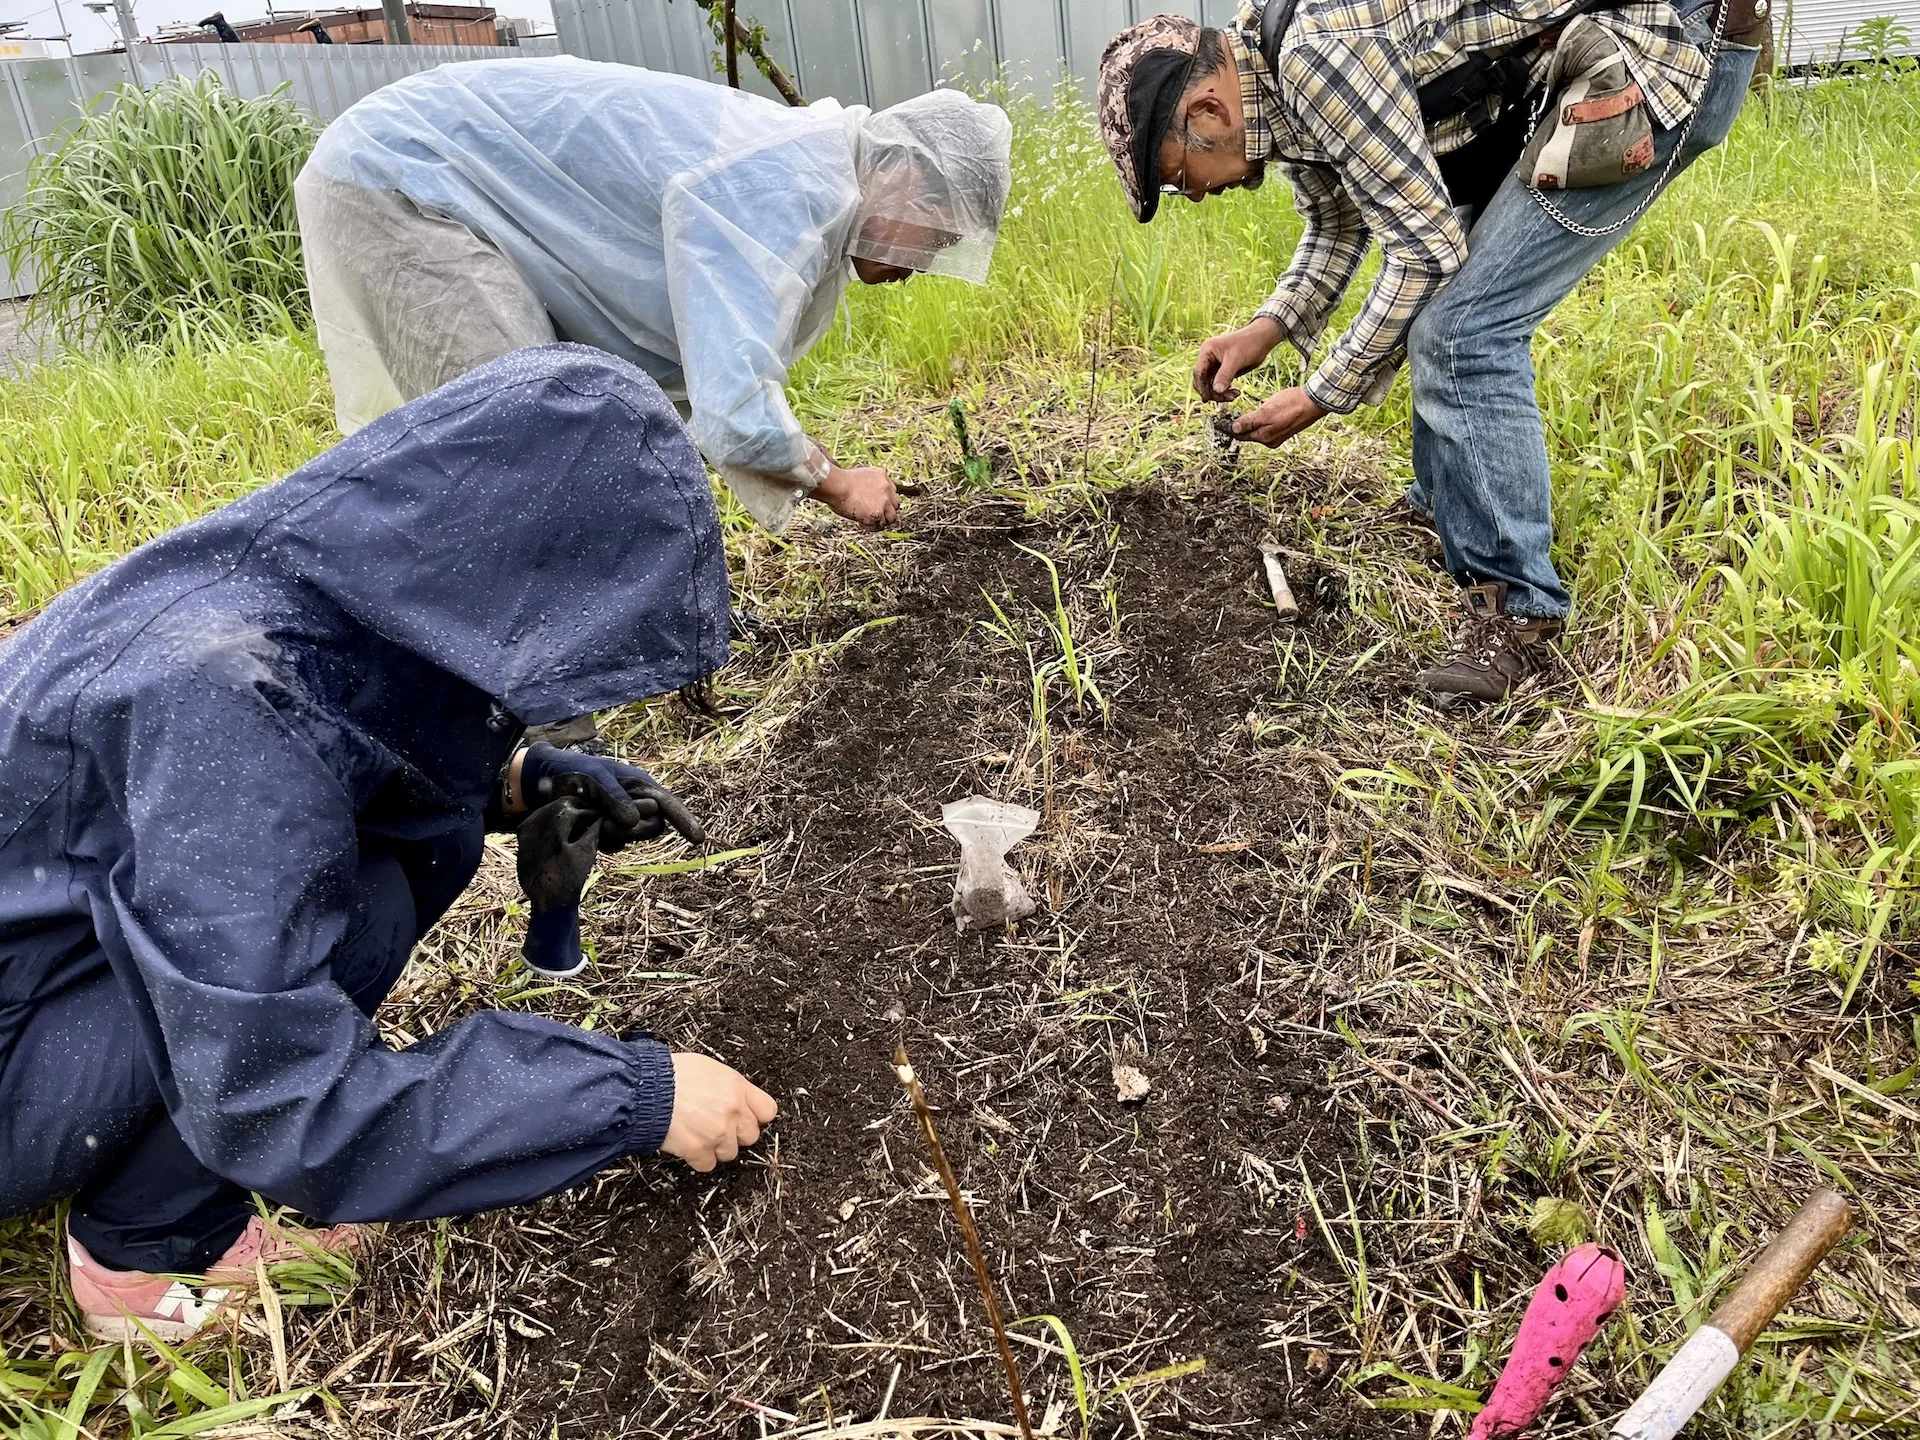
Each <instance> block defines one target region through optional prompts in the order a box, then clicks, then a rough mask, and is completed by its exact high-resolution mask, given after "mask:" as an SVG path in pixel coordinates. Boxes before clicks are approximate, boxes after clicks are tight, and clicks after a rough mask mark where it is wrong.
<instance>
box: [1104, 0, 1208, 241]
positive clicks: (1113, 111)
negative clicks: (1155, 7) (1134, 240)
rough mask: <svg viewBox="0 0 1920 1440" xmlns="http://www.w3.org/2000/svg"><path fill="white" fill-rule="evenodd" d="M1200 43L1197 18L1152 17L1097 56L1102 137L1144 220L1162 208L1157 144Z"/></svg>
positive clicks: (1130, 200) (1137, 214)
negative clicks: (1098, 59) (1098, 57)
mask: <svg viewBox="0 0 1920 1440" xmlns="http://www.w3.org/2000/svg"><path fill="white" fill-rule="evenodd" d="M1199 47H1200V25H1199V22H1197V21H1194V20H1189V19H1188V18H1187V17H1186V16H1184V15H1155V16H1154V17H1153V18H1152V19H1150V20H1142V21H1141V22H1140V23H1139V24H1138V25H1135V26H1133V27H1131V28H1130V29H1126V30H1122V31H1121V32H1120V33H1119V34H1118V35H1116V36H1114V37H1113V39H1112V40H1111V41H1110V42H1108V44H1107V48H1106V51H1105V53H1103V54H1102V55H1101V56H1100V86H1099V93H1098V97H1097V105H1098V108H1099V115H1100V136H1101V138H1102V139H1103V140H1105V141H1106V142H1107V150H1108V151H1109V153H1111V154H1112V156H1113V164H1114V168H1115V169H1117V170H1118V171H1119V172H1120V185H1121V188H1122V189H1124V190H1125V191H1126V192H1127V204H1129V205H1131V206H1132V207H1133V217H1134V219H1136V220H1139V221H1141V222H1142V223H1143V224H1144V223H1145V222H1146V221H1148V220H1151V219H1153V215H1154V211H1156V210H1157V209H1159V208H1160V142H1161V141H1162V140H1163V139H1164V138H1165V137H1166V133H1167V122H1168V120H1169V119H1170V118H1171V117H1172V114H1173V111H1174V108H1175V106H1176V105H1177V104H1178V102H1179V99H1180V92H1181V91H1182V90H1184V89H1185V83H1184V82H1185V80H1186V78H1187V76H1188V74H1189V73H1190V71H1191V68H1192V62H1193V56H1194V52H1195V51H1196V50H1198V49H1199ZM1169 92H1171V94H1169Z"/></svg>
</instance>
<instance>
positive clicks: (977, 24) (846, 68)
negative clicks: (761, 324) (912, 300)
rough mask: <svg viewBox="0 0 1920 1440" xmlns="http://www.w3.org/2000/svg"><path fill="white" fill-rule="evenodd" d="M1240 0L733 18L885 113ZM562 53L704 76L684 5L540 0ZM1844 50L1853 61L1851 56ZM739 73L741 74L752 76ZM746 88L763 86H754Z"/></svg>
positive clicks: (1845, 27)
mask: <svg viewBox="0 0 1920 1440" xmlns="http://www.w3.org/2000/svg"><path fill="white" fill-rule="evenodd" d="M1239 8H1240V0H740V15H741V17H742V18H743V19H750V20H754V21H758V22H759V23H760V24H761V25H762V26H764V27H765V28H766V31H767V37H768V46H767V48H768V52H769V53H770V54H771V55H773V57H774V58H775V59H777V60H778V61H779V62H780V63H781V64H782V65H783V66H785V67H787V69H788V71H789V73H791V74H793V75H794V76H795V78H796V79H797V80H798V81H799V83H800V89H801V91H802V92H803V93H804V94H806V95H808V96H817V95H831V96H834V97H835V98H837V99H840V100H844V101H849V102H852V101H859V102H860V103H862V104H866V105H874V106H881V105H891V104H894V103H895V102H896V101H900V100H904V99H906V98H907V97H908V96H911V95H917V94H919V93H920V92H921V91H923V90H927V89H930V88H932V87H933V86H934V85H936V84H938V83H939V82H940V80H941V78H942V77H943V76H945V75H948V74H959V75H967V76H971V77H975V78H980V77H984V76H985V75H987V74H989V73H991V71H992V69H993V67H994V66H995V65H996V64H998V65H1003V66H1005V67H1006V68H1007V70H1008V71H1009V73H1011V74H1013V75H1016V76H1020V75H1025V76H1030V77H1031V78H1032V80H1033V81H1034V82H1035V84H1036V85H1037V86H1039V87H1041V93H1043V94H1044V93H1046V91H1047V90H1048V89H1050V88H1051V87H1052V85H1053V84H1054V83H1055V82H1057V81H1058V80H1059V79H1060V78H1061V77H1062V76H1063V75H1071V76H1073V77H1075V78H1076V79H1078V80H1079V81H1080V83H1081V85H1082V86H1083V88H1084V87H1085V86H1086V85H1087V83H1088V80H1089V77H1091V76H1092V75H1093V74H1094V72H1095V70H1096V69H1097V67H1098V65H1099V61H1100V52H1101V50H1102V49H1103V48H1105V46H1106V43H1107V41H1108V40H1109V39H1111V38H1112V37H1113V36H1114V35H1115V34H1116V33H1118V32H1119V31H1120V30H1123V29H1125V28H1126V27H1127V26H1128V25H1131V24H1133V23H1135V22H1136V21H1139V20H1144V19H1145V18H1147V16H1149V15H1158V14H1166V13H1174V12H1178V13H1179V14H1183V15H1188V16H1191V17H1193V18H1194V19H1196V20H1200V21H1203V22H1204V23H1206V24H1209V25H1223V24H1225V23H1226V22H1227V21H1228V20H1229V19H1231V18H1232V17H1233V15H1234V13H1235V12H1236V11H1238V9H1239ZM1775 8H1776V9H1777V10H1779V11H1780V12H1781V13H1782V15H1783V16H1784V15H1787V14H1789V13H1791V14H1792V17H1793V18H1792V20H1791V22H1790V24H1789V25H1787V26H1786V27H1783V28H1785V29H1786V30H1787V32H1788V37H1789V38H1788V41H1787V43H1785V44H1783V45H1782V46H1781V47H1780V49H1781V54H1782V55H1783V56H1784V57H1786V63H1788V64H1806V63H1808V62H1811V61H1830V60H1833V59H1837V58H1840V51H1841V48H1842V41H1843V37H1844V35H1845V33H1846V32H1847V31H1849V30H1850V29H1857V27H1858V24H1859V22H1860V21H1862V20H1865V19H1867V18H1868V17H1870V16H1874V15H1894V16H1896V17H1899V18H1901V19H1902V20H1903V21H1905V22H1906V23H1907V24H1908V25H1909V27H1910V29H1911V30H1912V31H1913V32H1914V34H1915V35H1916V36H1920V0H1798V3H1797V5H1794V6H1792V7H1791V11H1790V9H1789V6H1788V5H1787V3H1786V0H1776V6H1775ZM553 15H554V22H555V24H556V25H558V27H559V30H560V40H561V44H562V45H563V46H565V48H566V50H567V51H568V53H569V54H573V55H584V56H586V57H587V58H588V59H590V60H613V61H618V62H620V63H622V64H626V65H645V66H647V67H648V68H649V69H654V70H674V71H678V72H679V73H680V74H682V75H699V76H705V77H707V78H709V79H711V78H712V77H713V50H714V46H713V39H712V35H711V33H710V32H709V31H708V29H707V26H706V19H705V17H704V16H703V15H702V14H701V12H700V10H699V9H698V8H697V7H696V6H695V4H694V0H553ZM1847 53H1848V54H1849V55H1850V56H1852V57H1854V58H1858V55H1859V51H1858V48H1857V47H1852V48H1850V49H1849V50H1848V51H1847ZM751 69H752V67H751V65H748V64H746V63H745V62H744V61H743V62H742V70H743V72H744V71H751ZM748 83H749V84H751V85H752V87H753V88H754V89H756V90H759V91H761V92H762V93H763V94H768V95H771V94H772V93H773V91H772V88H771V87H770V86H768V85H766V83H765V82H764V81H762V80H761V79H760V77H759V76H758V75H757V74H756V75H749V76H748Z"/></svg>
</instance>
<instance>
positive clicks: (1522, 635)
mask: <svg viewBox="0 0 1920 1440" xmlns="http://www.w3.org/2000/svg"><path fill="white" fill-rule="evenodd" d="M1462 593H1463V596H1464V600H1465V604H1466V615H1465V617H1464V618H1463V619H1462V620H1461V621H1460V628H1459V630H1458V631H1457V632H1455V634H1454V637H1453V645H1452V646H1451V647H1450V648H1449V649H1448V651H1447V658H1446V659H1445V660H1442V661H1441V662H1440V663H1439V664H1438V665H1436V666H1434V667H1433V668H1432V669H1431V670H1423V671H1422V672H1421V673H1420V688H1421V689H1423V690H1425V691H1426V692H1427V694H1428V695H1429V696H1431V697H1432V698H1433V700H1434V702H1435V703H1436V704H1438V705H1440V706H1441V707H1442V708H1443V709H1446V708H1451V707H1453V706H1456V705H1463V704H1468V703H1472V702H1476V701H1491V700H1504V699H1506V698H1507V696H1508V695H1510V694H1512V693H1513V689H1514V687H1515V686H1516V685H1518V684H1519V683H1520V682H1521V681H1522V680H1524V679H1526V678H1527V676H1529V675H1536V674H1538V673H1539V672H1540V671H1542V670H1544V669H1546V668H1547V667H1548V665H1550V664H1551V663H1552V661H1553V648H1552V647H1553V642H1554V641H1555V640H1558V639H1559V638H1560V632H1561V630H1562V629H1563V628H1564V627H1563V626H1562V625H1561V623H1560V622H1559V621H1558V620H1537V619H1533V618H1531V617H1529V616H1525V615H1509V614H1507V613H1506V604H1507V587H1506V586H1505V585H1503V584H1501V583H1500V582H1499V581H1495V582H1493V583H1492V584H1490V585H1469V586H1468V587H1467V588H1466V590H1465V591H1464V592H1462Z"/></svg>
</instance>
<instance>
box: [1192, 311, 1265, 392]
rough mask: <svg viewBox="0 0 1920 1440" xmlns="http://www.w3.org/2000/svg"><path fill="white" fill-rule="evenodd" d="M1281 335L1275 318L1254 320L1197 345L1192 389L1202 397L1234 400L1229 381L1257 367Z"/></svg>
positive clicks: (1231, 384) (1232, 388)
mask: <svg viewBox="0 0 1920 1440" xmlns="http://www.w3.org/2000/svg"><path fill="white" fill-rule="evenodd" d="M1283 338H1284V337H1283V336H1282V335H1281V333H1280V324H1279V322H1278V321H1276V320H1265V319H1261V320H1255V321H1254V322H1253V323H1252V324H1250V325H1243V326H1242V327H1241V328H1240V329H1238V330H1229V331H1228V332H1227V333H1226V334H1224V335H1216V336H1214V337H1213V339H1211V340H1209V341H1207V342H1206V343H1205V344H1204V345H1202V346H1201V347H1200V359H1199V360H1198V361H1197V362H1196V363H1195V365H1194V367H1193V388H1194V389H1195V390H1197V391H1199V392H1200V398H1201V399H1202V400H1214V401H1219V400H1237V399H1239V398H1240V392H1239V391H1238V390H1236V389H1235V388H1234V385H1233V382H1234V381H1235V380H1237V379H1239V378H1240V377H1241V376H1242V375H1244V374H1246V373H1247V372H1248V371H1249V370H1257V369H1258V368H1259V367H1260V366H1261V364H1262V363H1264V362H1265V360H1266V358H1267V356H1269V355H1271V354H1272V353H1273V347H1274V346H1276V345H1278V344H1279V343H1280V341H1281V340H1282V339H1283Z"/></svg>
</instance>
